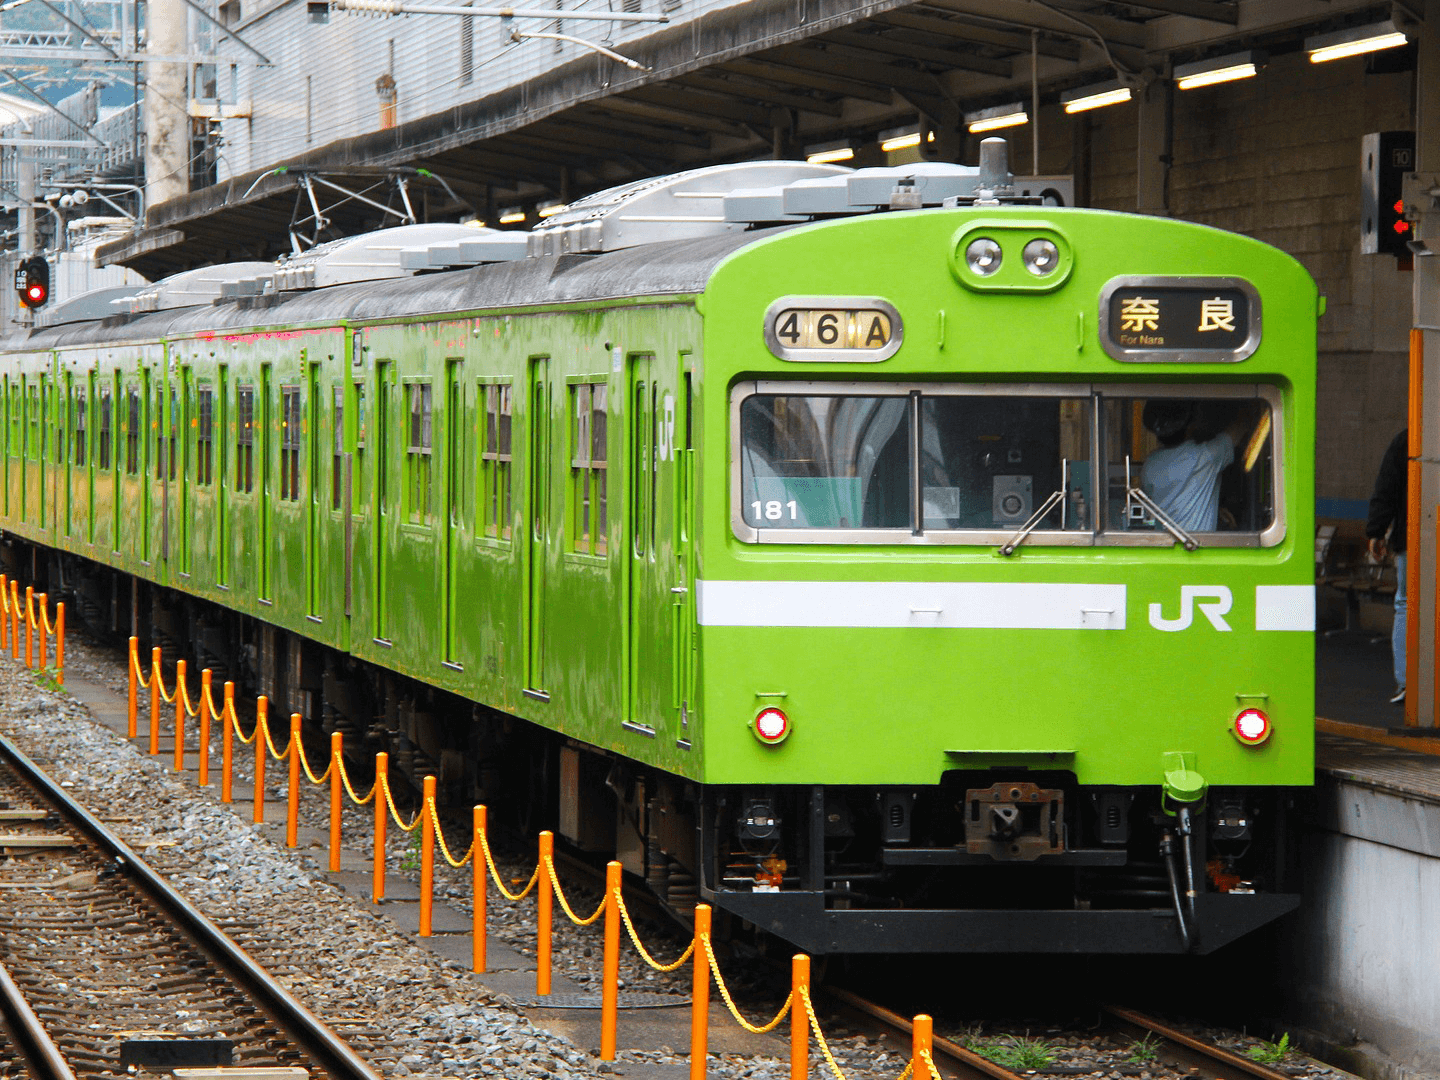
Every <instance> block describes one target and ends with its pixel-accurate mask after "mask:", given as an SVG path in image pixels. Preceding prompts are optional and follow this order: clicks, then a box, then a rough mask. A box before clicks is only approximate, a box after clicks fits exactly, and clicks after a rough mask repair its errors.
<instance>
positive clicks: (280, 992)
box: [0, 735, 381, 1080]
mask: <svg viewBox="0 0 1440 1080" xmlns="http://www.w3.org/2000/svg"><path fill="white" fill-rule="evenodd" d="M0 756H3V757H5V758H7V759H8V760H9V761H10V763H11V764H12V765H13V766H14V767H15V768H16V770H17V771H19V772H20V773H21V774H22V775H23V776H24V777H25V779H26V780H27V781H29V782H30V783H31V784H32V785H34V786H35V787H36V788H37V789H39V791H40V792H41V793H42V794H43V795H45V796H46V797H47V798H48V799H50V800H51V802H52V803H54V805H55V806H56V808H57V809H58V811H59V813H60V815H61V816H62V817H64V818H65V819H66V820H67V821H68V822H69V823H70V824H71V825H72V826H74V827H75V828H77V829H79V830H80V831H81V832H83V833H84V834H85V835H86V836H87V837H89V838H90V839H91V840H92V841H93V842H94V843H95V844H96V845H97V846H98V847H100V848H101V849H102V850H104V851H105V852H106V853H107V854H108V855H109V856H110V857H111V858H112V859H114V860H115V862H116V863H118V864H119V866H120V867H121V869H122V872H123V873H124V874H126V875H127V876H128V878H129V879H130V880H131V881H132V882H134V883H135V885H136V886H137V887H139V888H140V889H141V890H142V891H144V892H145V893H146V894H147V895H148V896H149V897H150V899H152V900H153V901H154V902H155V903H156V904H157V905H158V906H159V907H160V908H162V909H163V910H164V911H165V913H166V914H167V915H168V916H169V917H170V918H171V919H173V920H174V922H175V923H176V925H177V926H179V927H180V929H182V930H183V931H184V932H185V933H187V934H189V935H190V936H191V938H192V939H193V940H194V941H195V942H196V944H198V945H199V946H200V947H201V948H202V949H203V950H204V951H205V952H207V953H208V954H210V956H211V957H212V958H213V959H214V960H215V961H216V962H217V963H218V964H219V965H220V966H221V967H222V968H223V969H224V970H225V972H226V974H228V975H229V976H230V977H231V978H233V979H235V981H236V982H237V983H238V984H240V986H241V987H242V988H243V989H244V990H245V991H246V992H247V993H249V994H250V995H251V996H252V997H253V998H254V999H255V1000H256V1001H257V1002H258V1003H259V1004H260V1005H261V1007H262V1008H264V1009H265V1011H266V1012H267V1013H268V1014H269V1015H270V1017H271V1018H272V1019H273V1020H274V1021H275V1022H276V1023H277V1024H279V1025H280V1026H281V1028H282V1029H283V1030H284V1031H285V1033H286V1034H287V1035H288V1036H290V1037H291V1038H292V1039H294V1041H295V1042H296V1044H297V1046H298V1047H299V1048H300V1049H302V1050H304V1052H305V1053H307V1054H308V1055H310V1056H311V1057H312V1058H313V1059H314V1062H315V1064H316V1065H317V1066H319V1067H320V1068H321V1069H324V1070H325V1072H326V1073H327V1074H328V1075H329V1076H330V1078H331V1080H381V1076H380V1074H379V1073H378V1072H376V1071H375V1070H374V1069H373V1068H371V1066H370V1065H369V1064H367V1063H366V1062H365V1061H364V1060H363V1059H362V1058H360V1057H359V1056H358V1055H357V1054H356V1053H355V1051H354V1050H352V1049H351V1048H350V1047H349V1046H348V1045H346V1044H345V1043H344V1042H343V1041H342V1040H341V1039H340V1038H339V1037H338V1036H337V1035H336V1034H335V1033H334V1032H332V1031H331V1030H330V1029H329V1028H327V1027H326V1026H325V1025H324V1024H323V1023H322V1022H321V1021H320V1019H319V1018H318V1017H316V1016H315V1014H314V1013H312V1012H310V1010H309V1009H307V1008H306V1007H305V1006H304V1005H302V1004H301V1003H300V1002H299V1001H298V1000H296V999H295V998H294V997H293V996H291V994H290V993H289V992H288V991H287V990H286V989H285V988H284V987H283V986H280V985H278V984H277V983H276V982H275V981H274V980H273V979H272V978H271V977H270V975H269V974H268V973H267V972H266V971H265V970H264V969H263V968H262V967H260V965H259V964H257V963H255V961H254V960H252V959H251V958H250V957H249V955H247V954H246V952H245V951H244V950H243V949H241V948H240V946H238V945H236V944H235V943H234V942H233V941H231V940H230V938H229V937H228V936H226V934H225V932H224V931H222V930H221V929H220V928H219V927H218V926H216V925H215V924H214V923H213V922H211V921H210V920H209V919H208V918H207V917H206V916H205V915H204V914H203V913H201V912H200V911H198V910H197V909H196V908H195V907H194V906H192V905H191V904H190V903H189V901H187V900H186V899H185V898H184V897H182V896H181V895H180V894H179V893H177V892H176V891H175V890H174V889H173V888H171V886H170V884H169V882H167V881H166V880H165V879H164V878H163V877H161V876H160V875H159V874H157V873H156V872H155V871H154V870H152V869H151V868H150V867H149V866H148V865H147V864H146V863H145V862H144V860H142V859H141V858H140V857H139V856H137V855H136V854H135V852H134V851H132V850H131V849H130V846H129V845H128V844H126V843H125V841H123V840H121V839H120V838H119V837H118V836H116V835H115V834H114V833H112V832H111V831H110V830H109V829H107V828H106V827H105V826H104V825H103V824H101V823H100V821H99V820H98V819H97V818H96V817H95V816H94V815H93V814H91V813H90V812H89V811H88V810H86V809H85V808H84V807H83V806H81V805H80V804H79V803H77V802H75V801H74V799H72V798H71V797H70V795H69V794H68V793H67V792H66V791H65V790H64V789H63V788H61V787H60V786H59V785H58V784H56V783H55V781H53V780H52V779H50V777H49V776H48V775H46V774H45V773H44V772H43V771H42V770H41V769H40V767H39V766H38V765H36V764H35V763H34V762H33V761H31V760H30V758H29V757H27V756H26V755H25V753H24V752H23V751H22V750H21V749H20V748H19V747H17V746H16V745H15V744H14V743H13V742H11V741H10V740H9V739H8V738H6V737H5V736H3V735H0Z"/></svg>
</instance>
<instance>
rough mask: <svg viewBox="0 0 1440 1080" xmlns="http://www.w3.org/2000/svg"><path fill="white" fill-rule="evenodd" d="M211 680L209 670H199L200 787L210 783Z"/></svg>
mask: <svg viewBox="0 0 1440 1080" xmlns="http://www.w3.org/2000/svg"><path fill="white" fill-rule="evenodd" d="M212 678H213V676H212V674H211V672H210V669H209V668H208V667H207V668H201V669H200V761H199V763H198V764H197V766H196V769H197V770H198V773H199V775H198V776H197V777H196V779H197V780H198V781H199V783H200V786H201V787H204V786H205V785H207V784H208V783H210V720H211V718H212V714H211V712H210V687H211V686H212V683H211V679H212Z"/></svg>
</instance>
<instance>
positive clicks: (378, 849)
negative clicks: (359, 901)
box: [370, 750, 390, 904]
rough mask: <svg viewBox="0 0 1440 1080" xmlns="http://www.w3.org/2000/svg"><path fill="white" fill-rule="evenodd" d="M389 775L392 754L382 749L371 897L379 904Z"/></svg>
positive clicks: (377, 770) (377, 767) (377, 776)
mask: <svg viewBox="0 0 1440 1080" xmlns="http://www.w3.org/2000/svg"><path fill="white" fill-rule="evenodd" d="M389 775H390V755H389V754H387V753H385V751H383V750H382V751H380V753H378V754H376V755H375V859H374V867H373V869H372V871H371V873H372V882H371V885H370V898H371V899H372V900H374V901H375V903H377V904H378V903H380V901H381V900H384V899H385V824H386V820H387V819H388V818H389V816H390V813H389V800H387V799H386V798H385V789H386V784H387V783H388V777H389Z"/></svg>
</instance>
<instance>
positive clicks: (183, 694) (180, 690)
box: [170, 679, 200, 716]
mask: <svg viewBox="0 0 1440 1080" xmlns="http://www.w3.org/2000/svg"><path fill="white" fill-rule="evenodd" d="M175 693H177V694H179V695H180V703H181V704H182V705H184V706H185V711H186V713H188V714H189V715H191V716H199V715H200V710H199V709H197V708H195V707H194V706H192V705H191V704H190V688H189V687H188V686H186V685H185V680H184V679H181V680H180V681H179V682H178V683H176V685H175ZM170 700H172V701H173V700H174V698H171V699H170Z"/></svg>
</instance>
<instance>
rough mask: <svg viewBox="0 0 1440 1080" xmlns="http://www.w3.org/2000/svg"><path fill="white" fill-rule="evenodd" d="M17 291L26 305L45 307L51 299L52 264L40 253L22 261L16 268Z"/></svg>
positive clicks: (28, 306) (22, 302) (29, 306)
mask: <svg viewBox="0 0 1440 1080" xmlns="http://www.w3.org/2000/svg"><path fill="white" fill-rule="evenodd" d="M15 291H16V292H17V293H19V294H20V303H21V304H23V305H24V306H25V307H27V308H31V309H34V308H38V307H43V306H44V305H45V302H46V301H47V300H49V299H50V264H49V263H48V262H46V261H45V259H44V258H43V257H41V256H39V255H32V256H30V258H28V259H25V260H24V261H23V262H21V263H20V265H19V266H18V267H16V269H15Z"/></svg>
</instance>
